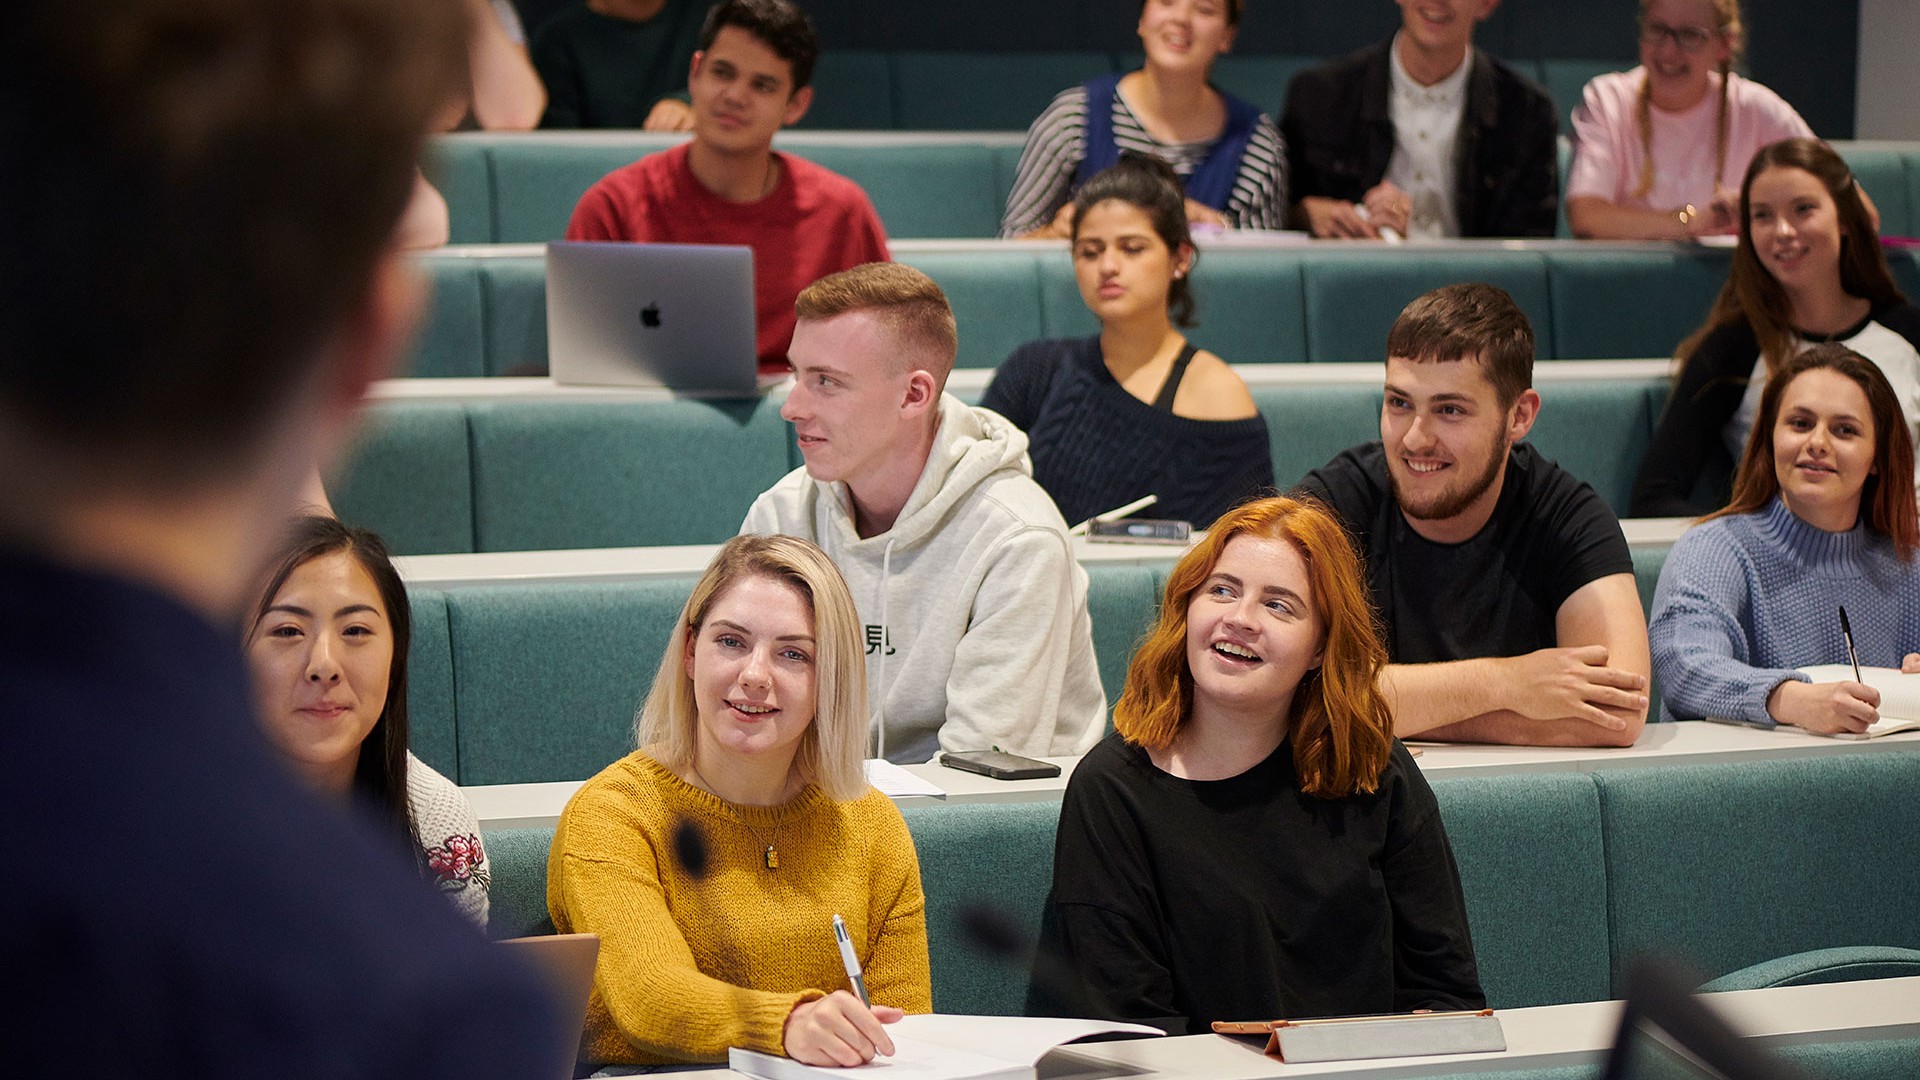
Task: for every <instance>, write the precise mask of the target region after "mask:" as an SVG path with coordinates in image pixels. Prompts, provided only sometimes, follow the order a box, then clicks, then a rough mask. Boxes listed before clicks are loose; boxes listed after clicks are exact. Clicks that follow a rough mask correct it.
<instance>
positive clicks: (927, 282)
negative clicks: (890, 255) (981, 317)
mask: <svg viewBox="0 0 1920 1080" xmlns="http://www.w3.org/2000/svg"><path fill="white" fill-rule="evenodd" d="M853 311H870V312H872V313H873V317H874V318H875V319H876V320H878V321H879V322H880V324H881V325H882V326H884V327H885V328H886V330H887V333H888V336H889V337H891V338H892V339H893V340H894V342H895V343H896V344H898V345H899V346H900V354H899V357H898V360H897V365H896V366H898V367H899V368H900V370H901V371H911V370H913V369H914V368H921V369H924V370H926V371H929V372H931V373H932V374H933V377H934V380H935V381H936V382H938V383H939V384H940V386H941V388H943V389H944V388H945V387H946V384H947V376H948V375H950V374H952V373H953V358H954V356H955V355H956V354H957V353H958V352H959V350H960V334H959V331H958V330H957V329H956V328H955V326H954V322H953V305H951V304H949V303H947V294H946V293H944V292H941V291H940V286H939V285H938V284H937V283H935V281H934V280H933V279H932V278H930V277H928V276H927V275H925V274H923V273H921V272H920V271H918V270H915V269H914V268H913V267H911V266H908V265H906V264H905V263H896V262H875V263H865V264H863V265H860V266H856V267H854V268H853V269H851V270H842V271H840V272H839V273H837V274H828V275H827V276H826V277H823V278H821V279H820V280H819V281H816V282H814V283H813V284H811V285H809V286H807V287H806V288H805V289H802V290H801V291H800V295H799V297H798V298H797V299H795V300H794V302H793V314H794V316H795V317H796V318H801V319H831V318H833V317H834V316H836V315H845V314H847V313H848V312H853Z"/></svg>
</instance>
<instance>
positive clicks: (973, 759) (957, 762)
mask: <svg viewBox="0 0 1920 1080" xmlns="http://www.w3.org/2000/svg"><path fill="white" fill-rule="evenodd" d="M940 764H942V765H945V766H946V767H947V768H949V769H959V770H961V771H963V772H970V773H979V774H980V775H982V776H991V777H993V778H994V779H995V780H1043V779H1045V778H1047V777H1049V776H1059V775H1060V766H1058V765H1055V764H1053V763H1052V762H1050V761H1040V760H1038V759H1037V758H1030V757H1021V756H1020V755H1019V754H1009V753H1005V752H1004V751H1000V750H949V751H947V752H946V753H944V754H941V755H940Z"/></svg>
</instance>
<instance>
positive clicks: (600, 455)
mask: <svg viewBox="0 0 1920 1080" xmlns="http://www.w3.org/2000/svg"><path fill="white" fill-rule="evenodd" d="M1667 388H1668V383H1667V380H1666V379H1665V378H1663V377H1641V378H1638V379H1626V380H1591V381H1586V380H1582V381H1564V382H1556V383H1554V384H1553V385H1552V386H1551V387H1549V388H1548V389H1547V390H1546V391H1545V392H1544V393H1543V397H1544V399H1545V407H1544V408H1543V410H1542V411H1541V415H1540V419H1539V422H1538V423H1537V424H1536V426H1535V429H1534V433H1533V434H1532V435H1531V436H1530V440H1531V441H1532V442H1533V443H1534V445H1536V446H1537V447H1539V448H1540V450H1541V452H1542V453H1544V454H1546V455H1547V456H1548V457H1550V458H1553V459H1554V460H1556V461H1559V462H1560V463H1561V464H1562V465H1563V466H1565V467H1566V468H1567V469H1569V470H1570V471H1572V472H1573V474H1574V475H1576V476H1578V477H1580V478H1581V479H1583V480H1585V481H1587V482H1588V483H1589V484H1592V485H1593V486H1594V488H1595V490H1596V491H1598V492H1599V493H1600V495H1601V497H1602V498H1604V499H1606V500H1607V503H1608V504H1609V505H1610V506H1612V507H1613V508H1614V511H1615V513H1620V514H1624V513H1625V512H1626V508H1627V501H1628V497H1629V495H1630V494H1631V491H1632V487H1633V477H1634V473H1635V472H1636V471H1637V470H1638V469H1639V466H1640V459H1641V458H1642V457H1643V456H1644V455H1645V452H1646V447H1647V444H1648V442H1649V441H1650V440H1651V438H1652V435H1653V427H1654V423H1655V421H1656V420H1657V419H1658V418H1659V415H1660V410H1661V408H1662V406H1663V405H1664V404H1665V402H1666V395H1667ZM1252 389H1253V396H1254V401H1255V402H1256V404H1258V405H1259V407H1260V412H1261V415H1263V416H1265V417H1266V420H1267V426H1268V429H1269V430H1270V431H1271V432H1272V433H1273V435H1272V438H1271V440H1270V444H1271V448H1272V449H1271V453H1272V458H1273V475H1274V477H1275V480H1276V481H1277V482H1278V483H1279V484H1280V485H1281V486H1282V487H1291V486H1292V485H1293V484H1294V483H1295V482H1297V481H1298V480H1299V479H1300V478H1301V477H1302V476H1304V475H1306V473H1307V472H1308V471H1309V470H1311V469H1314V468H1316V467H1318V466H1320V465H1323V464H1325V463H1326V462H1327V461H1329V460H1330V459H1332V457H1333V456H1334V455H1335V454H1337V453H1339V452H1340V451H1341V450H1344V449H1346V448H1347V447H1349V446H1354V445H1356V444H1359V443H1363V442H1367V441H1370V440H1372V439H1376V438H1379V431H1380V426H1379V417H1380V402H1381V390H1380V384H1379V383H1378V382H1377V381H1372V380H1369V381H1367V382H1364V383H1332V384H1324V385H1265V384H1256V385H1254V386H1253V387H1252ZM962 396H973V395H970V394H966V395H962ZM782 400H783V398H782V397H781V396H780V395H779V394H778V393H777V392H776V393H775V394H772V395H770V396H768V397H766V398H760V399H749V400H721V401H702V400H695V399H686V398H678V399H656V400H646V399H636V398H623V399H617V400H607V401H542V400H537V399H534V400H522V399H515V398H511V397H507V398H501V399H497V400H486V401H472V402H419V401H386V402H380V403H378V404H376V405H375V406H374V407H373V408H372V409H370V410H369V416H368V419H367V426H366V430H365V432H364V434H363V436H362V440H361V443H360V446H359V449H358V451H357V452H356V454H355V456H354V458H353V460H352V461H351V462H350V463H349V465H348V467H347V469H346V470H345V472H344V473H343V474H342V475H341V476H340V477H338V478H337V479H335V480H333V481H331V482H330V483H329V485H328V491H329V493H330V494H331V495H332V496H333V501H334V504H335V505H336V506H337V507H338V508H339V510H340V512H341V513H342V514H343V515H345V516H346V517H347V518H348V519H349V520H351V521H355V522H358V523H360V524H363V525H365V526H367V527H368V528H372V529H375V530H377V531H378V532H380V533H381V534H382V535H383V536H385V537H387V538H388V540H389V541H390V542H391V544H392V546H393V549H394V550H395V551H396V552H397V553H399V554H403V555H430V554H447V553H459V552H472V551H537V550H549V549H554V548H591V547H649V546H656V545H667V544H701V543H719V542H720V541H722V540H725V539H726V538H727V537H729V536H732V535H733V534H734V532H735V531H737V530H738V529H739V527H740V520H741V518H743V517H744V516H745V515H746V511H747V507H748V506H749V505H751V504H752V502H753V500H754V498H755V496H757V495H759V494H760V493H761V492H762V491H765V490H766V489H767V488H769V487H772V486H773V484H774V482H775V481H777V480H778V479H779V478H780V477H782V476H784V475H786V474H787V473H788V472H789V471H791V470H793V469H795V468H798V467H799V466H800V464H801V459H800V454H799V450H798V448H797V447H796V446H795V445H794V443H793V435H792V426H791V425H790V424H788V423H787V422H786V421H784V420H782V419H781V418H780V414H779V410H780V403H781V401H782Z"/></svg>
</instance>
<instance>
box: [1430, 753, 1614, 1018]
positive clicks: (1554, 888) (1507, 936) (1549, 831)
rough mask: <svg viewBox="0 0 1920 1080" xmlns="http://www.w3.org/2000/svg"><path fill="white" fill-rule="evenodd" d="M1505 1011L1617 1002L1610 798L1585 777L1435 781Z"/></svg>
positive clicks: (1482, 951) (1485, 967)
mask: <svg viewBox="0 0 1920 1080" xmlns="http://www.w3.org/2000/svg"><path fill="white" fill-rule="evenodd" d="M1433 793H1434V797H1435V798H1437V799H1438V800H1439V803H1440V814H1441V820H1442V821H1444V822H1445V823H1446V827H1447V838H1448V840H1449V842H1450V843H1451V844H1452V845H1453V854H1454V859H1455V861H1456V862H1457V864H1458V865H1459V868H1460V885H1461V889H1462V890H1463V892H1464V893H1465V895H1466V900H1467V921H1468V925H1469V926H1470V927H1471V928H1472V931H1473V945H1474V955H1475V958H1476V959H1477V960H1478V961H1479V965H1480V985H1481V988H1482V989H1483V990H1484V991H1486V995H1487V1004H1489V1005H1491V1006H1493V1007H1494V1008H1497V1009H1513V1008H1521V1007H1525V1006H1533V1005H1557V1004H1561V1003H1564V1002H1569V1001H1595V1000H1600V999H1604V998H1606V997H1608V996H1609V995H1608V992H1607V991H1608V985H1609V983H1608V969H1607V957H1608V947H1607V946H1608V936H1609V935H1608V927H1607V877H1606V869H1605V866H1604V864H1603V862H1602V844H1601V837H1600V794H1599V790H1598V789H1597V788H1595V786H1594V784H1593V781H1592V780H1591V779H1590V778H1589V777H1588V776H1587V775H1586V774H1584V773H1517V774H1513V775H1509V776H1480V777H1472V776H1469V777H1458V778H1454V779H1436V780H1434V781H1433Z"/></svg>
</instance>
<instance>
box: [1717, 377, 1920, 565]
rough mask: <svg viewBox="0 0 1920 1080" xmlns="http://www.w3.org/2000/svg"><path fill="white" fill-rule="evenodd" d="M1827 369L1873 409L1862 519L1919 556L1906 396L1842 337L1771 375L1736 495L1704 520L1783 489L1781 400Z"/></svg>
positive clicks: (1756, 504) (1759, 504)
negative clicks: (1777, 447)
mask: <svg viewBox="0 0 1920 1080" xmlns="http://www.w3.org/2000/svg"><path fill="white" fill-rule="evenodd" d="M1821 368H1825V369H1827V370H1830V371H1833V372H1835V373H1837V374H1840V375H1844V376H1846V377H1847V378H1848V379H1851V380H1853V381H1854V382H1855V383H1858V384H1859V386H1860V390H1861V392H1863V393H1865V394H1866V395H1867V407H1868V408H1869V409H1871V410H1872V411H1873V471H1872V472H1871V473H1869V474H1868V476H1867V482H1866V485H1865V486H1864V487H1862V488H1861V489H1860V519H1861V520H1862V521H1864V522H1866V525H1867V528H1869V529H1872V530H1873V531H1874V532H1877V533H1880V534H1881V535H1883V536H1885V537H1886V538H1887V539H1889V540H1892V541H1893V546H1894V550H1896V551H1898V552H1899V553H1900V557H1901V558H1902V559H1912V558H1913V555H1914V551H1915V550H1916V549H1920V510H1916V509H1915V506H1914V495H1913V485H1912V483H1911V482H1910V481H1909V477H1911V476H1913V452H1914V451H1913V436H1912V435H1910V434H1909V433H1908V431H1907V420H1906V416H1905V415H1904V414H1903V413H1902V412H1901V411H1900V398H1899V396H1898V395H1897V394H1895V393H1894V390H1893V384H1891V383H1889V382H1887V376H1886V374H1885V373H1884V372H1882V371H1881V370H1880V366H1879V365H1878V364H1875V363H1874V362H1873V361H1871V360H1869V359H1867V358H1866V357H1864V356H1861V355H1860V354H1859V353H1857V352H1854V351H1853V350H1852V349H1849V348H1847V347H1846V346H1845V345H1841V344H1837V343H1834V342H1827V343H1823V344H1820V345H1815V346H1813V347H1812V348H1810V349H1808V350H1807V351H1805V352H1803V353H1800V354H1799V355H1797V356H1795V357H1793V358H1792V359H1790V360H1788V361H1787V362H1786V363H1784V364H1781V365H1780V366H1779V367H1777V368H1775V369H1774V372H1773V374H1772V375H1770V376H1768V377H1767V385H1766V389H1765V390H1762V391H1761V393H1760V408H1759V410H1758V412H1757V413H1756V414H1755V415H1754V418H1753V434H1751V435H1749V436H1748V437H1747V448H1746V450H1745V451H1744V452H1743V453H1742V454H1741V455H1740V467H1739V468H1738V469H1736V470H1734V474H1733V497H1732V498H1731V499H1730V500H1729V501H1728V503H1727V505H1726V506H1725V507H1723V508H1721V509H1719V510H1716V511H1714V512H1713V513H1711V514H1708V515H1707V517H1706V518H1705V519H1702V520H1709V519H1712V518H1717V517H1725V516H1727V515H1729V514H1754V513H1758V512H1760V511H1761V510H1764V509H1766V507H1767V504H1768V503H1771V502H1772V501H1773V498H1774V496H1776V495H1778V494H1780V474H1779V473H1778V472H1777V471H1776V470H1775V468H1774V462H1773V429H1774V427H1775V426H1776V425H1778V424H1779V422H1780V399H1781V398H1783V397H1785V396H1786V394H1787V387H1788V385H1789V384H1791V383H1792V382H1793V380H1794V379H1796V378H1798V377H1799V376H1801V375H1803V374H1805V373H1806V372H1809V371H1815V370H1819V369H1821Z"/></svg>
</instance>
